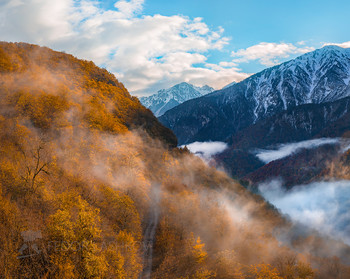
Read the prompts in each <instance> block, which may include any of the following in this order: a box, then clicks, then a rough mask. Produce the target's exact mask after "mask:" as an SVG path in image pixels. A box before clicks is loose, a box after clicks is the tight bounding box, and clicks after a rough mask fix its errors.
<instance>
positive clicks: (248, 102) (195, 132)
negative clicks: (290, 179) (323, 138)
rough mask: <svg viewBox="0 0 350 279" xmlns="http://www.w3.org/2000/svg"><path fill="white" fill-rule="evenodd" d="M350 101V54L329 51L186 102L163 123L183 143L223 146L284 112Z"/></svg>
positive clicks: (338, 49) (330, 48)
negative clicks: (218, 143) (235, 136)
mask: <svg viewBox="0 0 350 279" xmlns="http://www.w3.org/2000/svg"><path fill="white" fill-rule="evenodd" d="M348 96H350V49H345V48H341V47H337V46H326V47H324V48H322V49H318V50H315V51H313V52H310V53H307V54H304V55H302V56H300V57H298V58H296V59H294V60H291V61H288V62H285V63H283V64H280V65H277V66H275V67H272V68H268V69H266V70H264V71H262V72H260V73H257V74H255V75H253V76H250V77H249V78H247V79H245V80H243V81H242V82H240V83H237V84H234V85H232V86H229V87H227V88H225V89H222V90H218V91H216V92H214V93H212V94H209V95H207V96H203V97H201V98H198V99H195V100H192V101H190V102H186V103H185V104H182V105H180V106H178V107H176V108H174V109H172V110H171V111H168V112H167V113H166V114H165V115H163V116H162V117H161V118H160V120H161V122H162V123H163V124H164V125H165V126H167V127H169V128H171V129H172V130H173V131H174V132H175V134H176V135H177V136H178V139H179V142H180V143H188V142H192V141H208V140H212V141H223V140H226V139H227V138H228V137H229V136H231V135H232V134H235V133H236V132H237V131H240V130H242V129H244V128H245V127H248V126H249V125H251V124H253V123H256V122H257V121H259V120H261V119H265V118H267V117H270V116H273V115H275V114H276V113H279V112H281V111H284V110H287V109H290V108H293V107H297V106H299V105H303V104H321V103H326V102H334V101H336V100H340V99H342V98H345V97H348Z"/></svg>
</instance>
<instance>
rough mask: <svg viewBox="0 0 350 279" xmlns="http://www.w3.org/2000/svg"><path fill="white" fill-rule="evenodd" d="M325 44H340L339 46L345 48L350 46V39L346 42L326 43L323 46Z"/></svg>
mask: <svg viewBox="0 0 350 279" xmlns="http://www.w3.org/2000/svg"><path fill="white" fill-rule="evenodd" d="M324 46H339V47H343V48H350V41H349V42H344V43H340V44H337V43H326V44H324V45H323V46H322V47H324Z"/></svg>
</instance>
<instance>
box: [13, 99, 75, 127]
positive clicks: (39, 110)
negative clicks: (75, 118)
mask: <svg viewBox="0 0 350 279" xmlns="http://www.w3.org/2000/svg"><path fill="white" fill-rule="evenodd" d="M16 108H17V111H18V112H19V113H20V114H21V115H24V116H27V117H29V119H30V120H31V121H32V123H33V124H34V126H36V127H38V128H42V129H44V130H47V129H49V128H50V127H51V126H52V124H53V122H54V120H56V118H58V117H59V116H60V114H61V113H62V112H63V111H65V110H67V109H68V108H69V104H68V102H67V100H66V99H65V98H64V97H63V96H55V95H49V94H46V93H42V94H40V95H32V94H30V93H27V92H19V93H18V99H17V102H16Z"/></svg>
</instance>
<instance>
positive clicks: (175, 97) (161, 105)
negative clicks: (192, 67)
mask: <svg viewBox="0 0 350 279" xmlns="http://www.w3.org/2000/svg"><path fill="white" fill-rule="evenodd" d="M213 91H214V89H213V88H211V87H209V86H208V85H204V86H203V87H197V86H194V85H192V84H189V83H186V82H182V83H180V84H177V85H175V86H173V87H171V88H169V89H162V90H159V91H158V92H157V93H156V94H154V95H151V96H148V97H141V98H140V102H141V103H142V104H143V105H144V106H145V107H147V108H149V109H150V110H151V111H152V112H153V113H154V115H155V116H157V117H159V116H161V115H163V114H164V113H165V112H166V111H168V110H169V109H172V108H174V107H175V106H177V105H179V104H182V103H183V102H185V101H188V100H191V99H194V98H198V97H201V96H204V95H206V94H209V93H211V92H213Z"/></svg>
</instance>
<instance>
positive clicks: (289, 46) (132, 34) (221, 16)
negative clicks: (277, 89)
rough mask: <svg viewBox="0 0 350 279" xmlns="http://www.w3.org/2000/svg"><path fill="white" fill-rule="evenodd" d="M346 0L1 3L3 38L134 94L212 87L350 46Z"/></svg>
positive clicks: (19, 0)
mask: <svg viewBox="0 0 350 279" xmlns="http://www.w3.org/2000/svg"><path fill="white" fill-rule="evenodd" d="M349 10H350V1H348V0H334V1H328V0H307V1H305V0H293V1H292V0H244V1H243V0H174V1H166V0H120V1H117V0H114V1H113V0H105V1H102V0H100V1H98V0H59V1H53V0H0V40H3V41H12V42H18V41H22V42H29V43H35V44H39V45H45V46H48V47H51V48H53V49H55V50H59V51H66V52H67V53H72V54H73V55H75V56H77V57H78V58H83V59H89V60H93V61H94V62H95V63H96V64H97V65H99V66H102V67H105V68H106V69H107V70H109V71H110V72H112V73H114V74H115V75H116V76H117V78H118V79H119V80H120V81H122V82H123V83H124V84H125V85H126V87H127V88H128V89H129V91H130V92H131V93H132V94H134V95H138V96H142V95H149V94H151V93H155V92H156V91H157V90H159V89H162V88H168V87H170V86H172V85H175V84H176V83H179V82H182V81H186V82H191V83H193V84H195V85H198V86H200V85H204V84H208V85H210V86H212V87H214V88H216V89H220V88H221V87H223V86H224V85H226V84H228V83H231V82H232V81H240V80H242V79H244V78H246V77H247V76H249V74H251V73H255V72H258V71H260V70H262V69H264V68H266V67H269V66H272V65H274V64H277V63H280V62H283V61H286V60H289V59H291V58H294V57H296V56H298V55H300V54H302V53H305V52H308V51H311V50H313V49H315V48H320V47H322V46H323V45H324V44H340V45H341V46H343V47H350V42H349V41H350V35H349V32H348V26H349V24H350V17H349V16H348V11H349Z"/></svg>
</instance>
